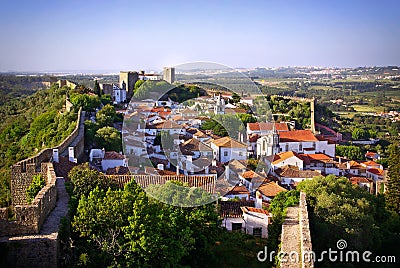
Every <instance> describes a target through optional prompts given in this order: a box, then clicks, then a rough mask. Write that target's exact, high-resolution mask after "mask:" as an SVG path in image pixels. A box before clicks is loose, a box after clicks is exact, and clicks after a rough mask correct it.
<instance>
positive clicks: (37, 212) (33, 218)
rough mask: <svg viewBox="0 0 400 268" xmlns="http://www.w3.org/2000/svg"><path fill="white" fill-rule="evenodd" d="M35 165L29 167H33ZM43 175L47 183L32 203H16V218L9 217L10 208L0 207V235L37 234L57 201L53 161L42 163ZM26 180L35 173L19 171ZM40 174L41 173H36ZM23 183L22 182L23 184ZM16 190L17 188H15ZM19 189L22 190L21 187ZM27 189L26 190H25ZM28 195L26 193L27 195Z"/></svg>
mask: <svg viewBox="0 0 400 268" xmlns="http://www.w3.org/2000/svg"><path fill="white" fill-rule="evenodd" d="M32 167H33V165H30V166H29V167H28V171H29V169H32ZM42 171H43V173H42V175H43V176H44V177H45V178H46V185H45V186H44V187H43V188H42V189H41V190H40V191H39V193H38V194H37V195H36V197H35V199H34V200H33V201H32V203H31V204H26V201H25V202H24V204H21V205H15V207H14V219H12V220H9V219H8V209H7V208H1V209H0V236H8V235H18V234H36V233H39V231H40V228H41V226H42V224H43V222H44V220H45V219H46V217H47V216H48V215H49V213H50V212H51V211H52V210H53V208H54V207H55V205H56V202H57V189H56V179H57V178H56V174H55V172H54V169H53V164H52V163H42ZM19 174H20V178H22V179H21V180H24V182H25V181H26V180H27V178H28V177H29V176H31V175H32V174H33V173H29V174H26V173H19ZM35 174H39V173H35ZM21 185H22V184H21ZM14 190H15V189H14ZM19 191H22V190H21V189H19ZM25 191H26V190H25ZM25 196H26V195H25Z"/></svg>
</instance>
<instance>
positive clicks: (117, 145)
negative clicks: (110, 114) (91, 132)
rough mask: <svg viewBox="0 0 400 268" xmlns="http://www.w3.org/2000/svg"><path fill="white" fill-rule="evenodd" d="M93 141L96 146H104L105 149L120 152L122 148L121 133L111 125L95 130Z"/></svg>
mask: <svg viewBox="0 0 400 268" xmlns="http://www.w3.org/2000/svg"><path fill="white" fill-rule="evenodd" d="M95 141H96V144H97V146H99V147H100V148H105V149H106V150H107V151H116V152H120V151H121V149H122V139H121V134H120V133H119V131H118V130H117V129H115V128H113V127H108V126H107V127H102V128H100V129H99V130H97V131H96V135H95Z"/></svg>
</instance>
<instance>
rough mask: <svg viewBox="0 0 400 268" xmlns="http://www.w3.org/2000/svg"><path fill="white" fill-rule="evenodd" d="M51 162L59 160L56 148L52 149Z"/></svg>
mask: <svg viewBox="0 0 400 268" xmlns="http://www.w3.org/2000/svg"><path fill="white" fill-rule="evenodd" d="M53 162H56V163H58V162H60V159H59V155H58V149H53Z"/></svg>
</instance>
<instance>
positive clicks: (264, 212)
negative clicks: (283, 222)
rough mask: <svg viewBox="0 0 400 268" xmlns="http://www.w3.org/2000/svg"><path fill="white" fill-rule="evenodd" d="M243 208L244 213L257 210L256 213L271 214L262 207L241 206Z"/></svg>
mask: <svg viewBox="0 0 400 268" xmlns="http://www.w3.org/2000/svg"><path fill="white" fill-rule="evenodd" d="M241 209H242V211H243V213H249V212H255V213H261V214H265V215H269V212H268V211H266V210H265V209H262V208H254V207H241Z"/></svg>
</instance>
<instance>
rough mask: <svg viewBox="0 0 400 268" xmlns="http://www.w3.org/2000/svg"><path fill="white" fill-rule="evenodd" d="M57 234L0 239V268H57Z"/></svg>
mask: <svg viewBox="0 0 400 268" xmlns="http://www.w3.org/2000/svg"><path fill="white" fill-rule="evenodd" d="M58 249H59V241H58V239H57V234H52V235H48V236H46V237H34V236H25V237H24V236H23V237H18V238H17V239H13V240H6V239H0V267H58V266H59V265H58Z"/></svg>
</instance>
